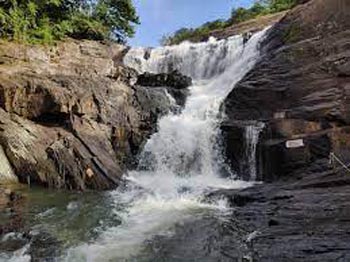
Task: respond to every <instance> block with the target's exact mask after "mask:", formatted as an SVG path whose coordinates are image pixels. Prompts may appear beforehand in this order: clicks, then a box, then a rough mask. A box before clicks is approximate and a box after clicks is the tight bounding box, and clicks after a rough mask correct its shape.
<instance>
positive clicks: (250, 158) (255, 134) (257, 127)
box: [245, 123, 264, 181]
mask: <svg viewBox="0 0 350 262" xmlns="http://www.w3.org/2000/svg"><path fill="white" fill-rule="evenodd" d="M263 129H264V124H263V123H255V124H253V125H248V126H246V127H245V144H246V145H245V148H246V161H247V166H248V168H247V169H248V175H249V179H250V180H251V181H256V180H257V160H256V148H257V145H258V142H259V135H260V133H261V131H262V130H263Z"/></svg>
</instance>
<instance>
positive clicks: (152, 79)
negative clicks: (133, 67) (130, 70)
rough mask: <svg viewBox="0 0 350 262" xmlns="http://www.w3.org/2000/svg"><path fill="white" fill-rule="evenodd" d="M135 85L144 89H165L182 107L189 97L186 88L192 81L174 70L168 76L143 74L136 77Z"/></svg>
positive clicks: (163, 74)
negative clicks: (144, 87)
mask: <svg viewBox="0 0 350 262" xmlns="http://www.w3.org/2000/svg"><path fill="white" fill-rule="evenodd" d="M136 84H138V85H140V86H146V87H166V88H167V91H168V93H169V94H171V95H172V96H173V97H174V98H175V100H176V103H177V104H178V105H180V106H184V105H185V103H186V98H187V96H188V95H189V90H188V89H187V88H188V87H189V86H191V85H192V79H191V78H190V77H188V76H184V75H182V74H181V73H180V72H178V71H176V70H175V71H173V72H171V73H169V74H165V73H161V74H152V73H144V74H142V75H139V76H138V79H137V82H136Z"/></svg>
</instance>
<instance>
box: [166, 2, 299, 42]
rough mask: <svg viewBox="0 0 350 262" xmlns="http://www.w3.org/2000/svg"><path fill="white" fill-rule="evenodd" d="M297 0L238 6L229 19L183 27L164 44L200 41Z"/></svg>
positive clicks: (279, 10) (292, 4)
mask: <svg viewBox="0 0 350 262" xmlns="http://www.w3.org/2000/svg"><path fill="white" fill-rule="evenodd" d="M296 3H297V0H257V1H256V2H255V3H254V4H253V6H252V7H250V8H248V9H246V8H242V7H240V8H237V9H233V10H232V12H231V17H230V18H229V19H228V20H216V21H213V22H207V23H205V24H203V25H202V26H200V27H198V28H181V29H179V30H178V31H176V32H175V33H174V34H173V35H171V36H165V37H163V38H162V39H161V44H162V45H175V44H179V43H181V42H183V41H185V40H192V41H200V40H204V39H205V38H207V37H208V35H209V33H210V32H211V31H213V30H219V29H224V28H227V27H229V26H231V25H234V24H238V23H241V22H244V21H247V20H250V19H253V18H257V17H258V16H263V15H267V14H273V13H278V12H281V11H284V10H288V9H290V8H292V7H294V6H295V5H296Z"/></svg>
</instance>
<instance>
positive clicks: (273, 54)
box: [222, 0, 350, 181]
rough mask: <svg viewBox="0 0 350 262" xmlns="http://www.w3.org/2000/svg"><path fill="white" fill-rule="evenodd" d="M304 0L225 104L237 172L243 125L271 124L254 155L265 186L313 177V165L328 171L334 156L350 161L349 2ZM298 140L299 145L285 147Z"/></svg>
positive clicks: (272, 35)
mask: <svg viewBox="0 0 350 262" xmlns="http://www.w3.org/2000/svg"><path fill="white" fill-rule="evenodd" d="M303 2H304V4H302V5H299V6H297V7H296V8H295V9H293V10H292V11H290V12H289V13H288V14H287V15H286V16H285V18H283V19H282V20H281V21H280V22H279V23H277V24H276V25H275V26H274V27H272V28H271V29H270V30H269V32H268V34H267V36H266V39H265V40H264V42H263V43H262V52H263V56H262V58H261V60H260V61H259V62H258V63H257V64H256V66H255V67H254V68H253V70H251V71H250V72H249V73H248V74H247V75H246V76H245V77H244V78H243V79H242V81H241V82H240V83H238V84H237V86H236V88H234V89H233V90H232V92H231V93H230V94H229V95H228V97H227V99H226V100H225V102H224V105H223V109H224V111H225V114H226V116H227V119H226V121H224V123H223V125H222V129H223V134H224V137H225V140H226V155H227V159H228V160H229V162H230V163H231V165H232V166H233V168H234V169H235V170H237V171H238V173H243V174H244V167H242V166H241V164H240V163H242V162H244V157H245V155H244V151H245V146H244V141H245V139H244V136H245V134H244V131H245V128H244V127H245V126H247V125H249V123H250V122H251V121H258V122H263V123H265V128H264V130H263V132H262V133H261V134H260V139H259V143H258V145H257V147H258V148H257V152H256V158H257V163H258V168H257V169H258V177H259V179H261V180H264V181H274V180H276V179H280V178H281V177H283V178H286V177H291V176H294V175H296V174H298V173H299V174H305V173H309V172H311V166H313V169H314V172H320V171H326V170H327V169H329V168H331V167H330V166H327V165H325V164H324V163H326V162H327V160H328V157H329V154H330V153H331V152H334V153H335V154H336V155H337V156H338V157H340V158H341V159H342V161H343V162H344V163H346V164H347V163H350V159H349V157H348V147H347V146H346V145H348V143H347V142H346V141H348V134H347V131H346V130H348V128H349V123H350V111H349V107H348V106H347V105H348V103H349V99H350V97H349V91H348V88H349V87H350V85H349V79H348V77H347V75H348V72H347V71H348V70H347V69H346V68H348V67H347V64H348V61H349V59H350V58H349V57H350V55H349V52H348V50H349V46H348V43H349V39H350V35H349V29H350V25H349V23H348V21H349V20H350V15H349V14H350V5H349V3H348V2H347V1H344V0H336V1H331V0H325V1H320V0H313V1H303ZM334 14H337V15H334ZM293 140H294V141H295V140H300V141H299V144H300V146H299V147H290V146H288V145H287V144H289V143H292V142H293ZM339 141H343V142H342V145H340V144H341V143H340V142H339ZM297 170H298V171H297Z"/></svg>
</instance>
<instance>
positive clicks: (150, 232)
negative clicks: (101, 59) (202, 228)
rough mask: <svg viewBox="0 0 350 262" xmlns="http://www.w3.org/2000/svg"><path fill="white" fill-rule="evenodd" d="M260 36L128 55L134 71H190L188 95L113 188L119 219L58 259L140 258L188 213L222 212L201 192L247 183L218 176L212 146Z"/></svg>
mask: <svg viewBox="0 0 350 262" xmlns="http://www.w3.org/2000/svg"><path fill="white" fill-rule="evenodd" d="M263 36H264V31H263V32H259V33H257V34H255V35H253V36H252V38H251V39H250V40H249V41H248V42H247V43H246V44H244V43H243V38H242V36H234V37H231V38H229V39H226V40H215V39H210V41H208V42H207V43H198V44H192V43H187V42H186V43H182V44H180V45H177V46H170V47H159V48H155V49H151V50H149V49H144V48H134V49H131V50H130V51H129V52H128V54H127V55H126V57H125V64H126V65H128V66H130V67H132V68H134V69H136V70H137V71H139V72H146V71H148V72H153V73H159V72H169V71H172V70H174V69H177V70H179V71H180V72H182V73H183V74H185V75H189V76H191V77H192V78H193V85H192V86H191V87H190V96H189V97H188V99H187V102H186V105H185V108H184V109H183V110H182V112H181V113H170V114H169V115H167V116H165V117H163V118H162V119H160V121H159V123H158V125H159V128H158V130H159V131H158V132H157V133H156V134H154V135H153V136H152V137H151V138H150V139H149V140H148V142H147V144H146V145H145V148H144V151H143V153H142V155H141V159H140V167H139V168H138V169H137V170H132V171H129V172H128V174H127V179H128V181H129V183H128V184H127V185H126V187H123V188H120V189H117V190H116V191H113V192H111V193H110V197H111V198H112V199H113V201H114V203H115V210H113V212H116V214H118V216H119V217H120V218H121V220H122V224H121V225H118V226H112V227H109V228H107V229H104V230H102V231H101V232H99V237H98V238H97V239H95V240H94V241H92V242H90V243H85V244H81V245H79V246H76V247H73V248H70V249H69V250H68V251H67V254H66V257H65V259H63V261H70V262H71V261H102V262H103V261H139V260H138V257H137V255H138V254H141V253H142V252H143V247H144V243H145V241H147V240H151V239H152V237H153V236H155V235H161V234H171V229H172V227H173V226H174V225H175V224H176V223H180V222H181V223H182V222H185V221H186V220H187V219H190V218H192V217H197V216H200V215H201V214H206V213H207V212H211V211H215V213H216V214H217V213H220V212H225V210H226V205H225V202H224V201H218V202H217V203H207V202H205V201H203V197H204V195H205V193H206V192H208V191H210V190H215V189H220V188H244V187H247V186H250V185H251V183H248V182H243V181H238V180H234V179H232V177H227V176H223V175H222V174H220V170H221V165H220V162H221V161H220V160H221V156H220V153H219V152H218V150H216V149H215V148H216V141H217V137H218V126H219V123H220V117H219V108H220V105H221V103H222V101H223V99H224V98H225V97H226V96H227V95H228V93H229V92H230V91H231V90H232V88H233V87H234V86H235V84H236V83H237V82H238V81H239V80H241V79H242V77H243V76H244V75H245V74H246V73H247V72H248V71H249V70H250V69H251V68H252V67H253V66H254V64H255V63H256V61H257V59H258V58H259V49H258V46H259V42H260V40H261V38H262V37H263ZM249 136H250V135H249ZM121 207H122V208H121Z"/></svg>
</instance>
